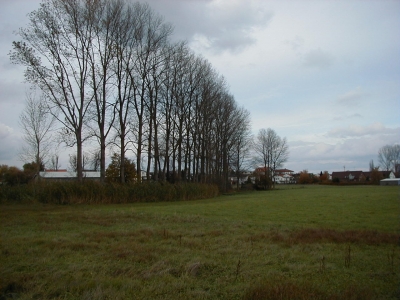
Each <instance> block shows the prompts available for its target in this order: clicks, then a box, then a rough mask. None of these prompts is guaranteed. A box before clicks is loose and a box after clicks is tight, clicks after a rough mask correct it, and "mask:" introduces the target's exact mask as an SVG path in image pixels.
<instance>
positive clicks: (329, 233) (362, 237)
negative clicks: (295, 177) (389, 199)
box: [249, 228, 400, 245]
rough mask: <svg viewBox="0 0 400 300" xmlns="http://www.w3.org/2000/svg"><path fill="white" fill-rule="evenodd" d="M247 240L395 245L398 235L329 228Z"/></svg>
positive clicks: (272, 233)
mask: <svg viewBox="0 0 400 300" xmlns="http://www.w3.org/2000/svg"><path fill="white" fill-rule="evenodd" d="M249 239H250V240H251V241H259V240H263V239H267V240H270V241H272V242H275V243H285V244H289V245H293V244H313V243H337V244H366V245H381V244H392V245H396V244H397V243H398V242H399V239H400V235H399V234H395V233H388V232H378V231H371V230H345V231H340V230H335V229H330V228H305V229H300V230H295V231H291V232H288V233H285V232H279V231H276V230H271V231H269V232H265V233H261V234H258V235H253V236H251V237H250V238H249Z"/></svg>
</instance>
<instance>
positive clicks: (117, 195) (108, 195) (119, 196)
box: [0, 181, 219, 204]
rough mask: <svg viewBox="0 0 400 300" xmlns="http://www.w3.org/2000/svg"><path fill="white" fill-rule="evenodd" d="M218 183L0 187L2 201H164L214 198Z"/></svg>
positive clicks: (93, 183)
mask: <svg viewBox="0 0 400 300" xmlns="http://www.w3.org/2000/svg"><path fill="white" fill-rule="evenodd" d="M218 193H219V192H218V187H217V186H216V185H206V184H198V183H180V184H169V183H157V182H149V183H141V184H126V185H121V184H115V183H107V184H101V183H99V182H95V181H85V182H84V183H78V182H51V183H49V182H47V183H46V182H41V183H33V184H29V185H18V186H7V185H4V186H0V203H33V202H39V203H48V204H77V203H81V204H100V203H102V204H106V203H113V204H117V203H134V202H164V201H182V200H194V199H204V198H212V197H215V196H217V195H218Z"/></svg>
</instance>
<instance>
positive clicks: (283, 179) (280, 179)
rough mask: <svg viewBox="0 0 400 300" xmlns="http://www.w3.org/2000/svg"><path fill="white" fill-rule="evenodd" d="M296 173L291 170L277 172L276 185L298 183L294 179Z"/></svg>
mask: <svg viewBox="0 0 400 300" xmlns="http://www.w3.org/2000/svg"><path fill="white" fill-rule="evenodd" d="M293 175H294V171H292V170H289V169H278V170H275V176H274V179H275V182H276V183H282V184H287V183H296V180H295V178H294V176H293Z"/></svg>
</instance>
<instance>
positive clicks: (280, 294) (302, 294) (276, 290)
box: [243, 277, 376, 300]
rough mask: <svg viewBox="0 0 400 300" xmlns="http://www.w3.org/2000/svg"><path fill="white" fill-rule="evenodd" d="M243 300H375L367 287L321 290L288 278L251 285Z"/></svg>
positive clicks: (351, 286) (349, 286)
mask: <svg viewBox="0 0 400 300" xmlns="http://www.w3.org/2000/svg"><path fill="white" fill-rule="evenodd" d="M243 299H244V300H293V299H296V300H309V299H313V300H358V299H359V300H369V299H371V300H372V299H376V295H375V293H374V292H373V291H372V290H371V289H370V288H368V287H364V286H363V287H360V286H358V285H355V284H349V285H348V286H346V287H345V288H344V289H343V290H338V291H326V290H321V289H320V288H318V287H315V286H314V285H312V284H310V283H307V282H296V281H294V280H291V279H288V278H284V277H281V278H274V279H269V280H265V281H263V282H259V283H256V284H254V285H251V286H250V287H249V288H248V289H247V291H246V293H245V295H244V297H243Z"/></svg>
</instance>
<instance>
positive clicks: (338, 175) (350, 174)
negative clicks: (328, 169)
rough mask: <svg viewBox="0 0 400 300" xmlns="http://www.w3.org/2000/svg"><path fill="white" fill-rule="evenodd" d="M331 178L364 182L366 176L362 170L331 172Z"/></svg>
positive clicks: (341, 180)
mask: <svg viewBox="0 0 400 300" xmlns="http://www.w3.org/2000/svg"><path fill="white" fill-rule="evenodd" d="M332 180H333V181H337V180H339V181H340V182H364V181H365V180H366V177H365V175H364V172H363V171H344V172H332Z"/></svg>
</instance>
